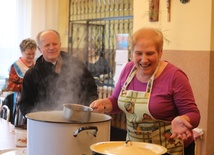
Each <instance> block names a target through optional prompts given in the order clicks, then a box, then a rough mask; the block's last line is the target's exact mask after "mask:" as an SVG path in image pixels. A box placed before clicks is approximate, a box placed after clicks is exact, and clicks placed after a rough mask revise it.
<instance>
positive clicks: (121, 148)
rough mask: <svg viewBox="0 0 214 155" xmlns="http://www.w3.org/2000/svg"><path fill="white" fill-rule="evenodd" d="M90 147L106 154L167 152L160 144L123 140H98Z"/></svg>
mask: <svg viewBox="0 0 214 155" xmlns="http://www.w3.org/2000/svg"><path fill="white" fill-rule="evenodd" d="M90 149H91V150H92V151H94V152H96V153H100V154H106V155H136V154H146V155H157V154H164V153H166V152H167V149H166V148H165V147H163V146H160V145H156V144H151V143H144V142H124V141H111V142H99V143H95V144H93V145H91V146H90Z"/></svg>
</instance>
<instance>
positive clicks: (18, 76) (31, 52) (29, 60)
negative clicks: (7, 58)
mask: <svg viewBox="0 0 214 155" xmlns="http://www.w3.org/2000/svg"><path fill="white" fill-rule="evenodd" d="M19 47H20V50H21V53H22V56H21V57H20V58H19V59H18V60H16V61H15V62H14V63H13V64H12V65H11V67H10V73H9V79H8V83H7V88H6V89H5V91H14V92H21V88H22V81H23V77H24V75H25V72H26V71H27V70H28V69H29V68H30V67H32V66H33V65H34V61H35V60H34V59H35V52H36V48H37V45H36V42H35V41H34V40H32V39H30V38H28V39H24V40H23V41H22V42H21V43H20V45H19Z"/></svg>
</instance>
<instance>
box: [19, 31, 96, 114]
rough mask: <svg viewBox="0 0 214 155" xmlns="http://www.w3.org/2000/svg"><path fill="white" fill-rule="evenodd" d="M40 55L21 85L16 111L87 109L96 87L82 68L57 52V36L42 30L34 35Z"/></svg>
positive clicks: (70, 57) (69, 56)
mask: <svg viewBox="0 0 214 155" xmlns="http://www.w3.org/2000/svg"><path fill="white" fill-rule="evenodd" d="M37 44H38V49H39V51H40V52H41V53H42V55H41V56H40V57H39V58H38V59H37V61H36V64H35V66H34V67H32V68H31V69H29V70H28V71H27V72H26V74H25V76H24V81H23V88H22V92H21V101H20V109H21V112H22V114H23V115H25V114H27V113H29V112H31V111H40V110H60V109H62V105H63V104H64V103H79V104H83V105H89V104H90V103H91V102H92V101H93V100H95V99H97V97H98V95H97V86H96V84H95V81H94V79H93V76H92V75H91V73H90V72H89V71H88V69H87V68H86V66H85V65H84V64H83V63H82V62H81V61H79V60H78V59H76V58H74V57H72V56H71V55H70V54H68V53H66V52H63V51H60V48H61V42H60V35H59V33H58V32H57V31H55V30H45V31H42V32H40V33H39V34H38V35H37Z"/></svg>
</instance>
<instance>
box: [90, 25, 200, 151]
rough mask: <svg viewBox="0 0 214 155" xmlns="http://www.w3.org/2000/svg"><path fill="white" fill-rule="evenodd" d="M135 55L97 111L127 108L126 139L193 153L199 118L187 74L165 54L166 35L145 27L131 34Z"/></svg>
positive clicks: (95, 105)
mask: <svg viewBox="0 0 214 155" xmlns="http://www.w3.org/2000/svg"><path fill="white" fill-rule="evenodd" d="M131 45H132V61H131V62H129V63H127V65H126V66H125V67H124V69H123V71H122V72H121V74H120V78H119V80H118V83H117V85H116V88H115V90H114V92H113V94H112V96H110V97H108V98H105V99H99V100H96V101H94V102H92V103H91V105H90V107H92V108H93V109H95V110H94V111H95V112H100V113H118V112H120V111H123V112H124V113H125V114H126V120H127V140H132V141H142V142H148V143H155V144H159V145H162V146H164V147H166V148H167V149H168V152H169V153H170V154H172V155H194V147H195V144H194V140H193V136H192V129H193V128H195V127H197V126H198V124H199V121H200V112H199V110H198V108H197V105H196V103H195V99H194V96H193V92H192V88H191V86H190V84H189V81H188V77H187V76H186V74H185V73H184V72H183V71H182V70H181V69H179V68H177V67H176V66H174V65H173V64H171V63H169V62H167V61H163V60H161V56H162V53H163V35H162V33H161V32H160V31H159V30H157V29H153V28H142V29H139V30H138V31H136V32H135V33H134V34H133V35H132V37H131Z"/></svg>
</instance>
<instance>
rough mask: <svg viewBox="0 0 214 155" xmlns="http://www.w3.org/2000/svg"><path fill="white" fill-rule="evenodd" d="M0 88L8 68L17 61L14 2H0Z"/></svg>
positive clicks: (8, 0) (6, 75)
mask: <svg viewBox="0 0 214 155" xmlns="http://www.w3.org/2000/svg"><path fill="white" fill-rule="evenodd" d="M0 20H1V26H0V27H1V28H0V36H1V37H0V88H2V85H4V79H5V78H7V77H8V73H9V71H8V70H9V67H10V65H11V64H12V62H13V61H15V59H17V57H18V56H17V52H16V51H17V44H16V35H15V25H16V24H15V23H16V1H14V0H7V1H1V2H0Z"/></svg>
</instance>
